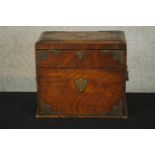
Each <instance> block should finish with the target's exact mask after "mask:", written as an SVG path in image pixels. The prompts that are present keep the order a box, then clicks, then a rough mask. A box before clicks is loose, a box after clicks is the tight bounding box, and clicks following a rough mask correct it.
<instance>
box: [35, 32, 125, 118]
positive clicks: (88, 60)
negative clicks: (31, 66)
mask: <svg viewBox="0 0 155 155" xmlns="http://www.w3.org/2000/svg"><path fill="white" fill-rule="evenodd" d="M35 55H36V57H35V58H36V75H37V78H36V79H37V92H38V93H37V94H38V95H37V96H38V105H37V114H36V117H39V118H44V117H47V118H49V117H68V116H71V117H74V116H76V117H103V118H104V117H105V118H106V117H108V118H114V117H115V118H127V110H126V108H125V100H126V97H125V88H126V83H125V81H126V71H127V51H126V40H125V36H124V33H123V32H120V31H106V32H44V33H43V34H42V35H41V37H40V39H39V41H38V42H37V43H36V53H35Z"/></svg>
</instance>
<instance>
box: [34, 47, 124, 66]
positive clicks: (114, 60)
mask: <svg viewBox="0 0 155 155" xmlns="http://www.w3.org/2000/svg"><path fill="white" fill-rule="evenodd" d="M40 54H41V55H47V58H45V59H42V60H40V58H39V56H40ZM79 54H81V55H80V56H81V57H79ZM36 55H37V66H38V67H108V66H120V67H121V66H123V65H124V66H125V65H126V51H125V50H50V51H48V50H39V51H37V54H36Z"/></svg>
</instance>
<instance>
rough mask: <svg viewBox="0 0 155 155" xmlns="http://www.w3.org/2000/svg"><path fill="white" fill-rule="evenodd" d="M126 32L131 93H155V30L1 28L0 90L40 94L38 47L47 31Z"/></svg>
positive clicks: (123, 28) (70, 27) (138, 28)
mask: <svg viewBox="0 0 155 155" xmlns="http://www.w3.org/2000/svg"><path fill="white" fill-rule="evenodd" d="M74 30H75V31H80V30H82V31H98V30H102V31H104V30H122V31H125V35H126V39H127V48H128V51H127V55H128V59H127V61H128V70H129V81H128V82H127V92H155V82H154V80H155V27H153V26H152V27H146V26H139V27H136V26H122V27H120V26H119V27H118V26H116V27H115V26H109V27H108V26H48V27H46V26H28V27H26V26H23V27H22V26H16V27H14V26H1V27H0V91H1V92H3V91H4V92H5V91H6V92H8V91H9V92H10V91H16V92H18V91H22V92H25V91H28V92H32V91H36V81H35V77H36V75H35V52H34V51H35V50H34V45H35V42H36V41H37V40H38V38H39V36H40V34H41V33H42V32H43V31H74Z"/></svg>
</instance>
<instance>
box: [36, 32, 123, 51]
mask: <svg viewBox="0 0 155 155" xmlns="http://www.w3.org/2000/svg"><path fill="white" fill-rule="evenodd" d="M36 49H126V40H125V35H124V32H122V31H76V32H75V31H69V32H67V31H66V32H62V31H59V32H58V31H53V32H43V33H42V35H41V37H40V39H39V41H38V42H37V43H36Z"/></svg>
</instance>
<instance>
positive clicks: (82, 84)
mask: <svg viewBox="0 0 155 155" xmlns="http://www.w3.org/2000/svg"><path fill="white" fill-rule="evenodd" d="M87 84H88V80H87V79H82V78H80V79H77V80H75V86H76V88H77V89H78V90H79V91H80V92H83V91H84V90H85V89H86V87H87Z"/></svg>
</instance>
